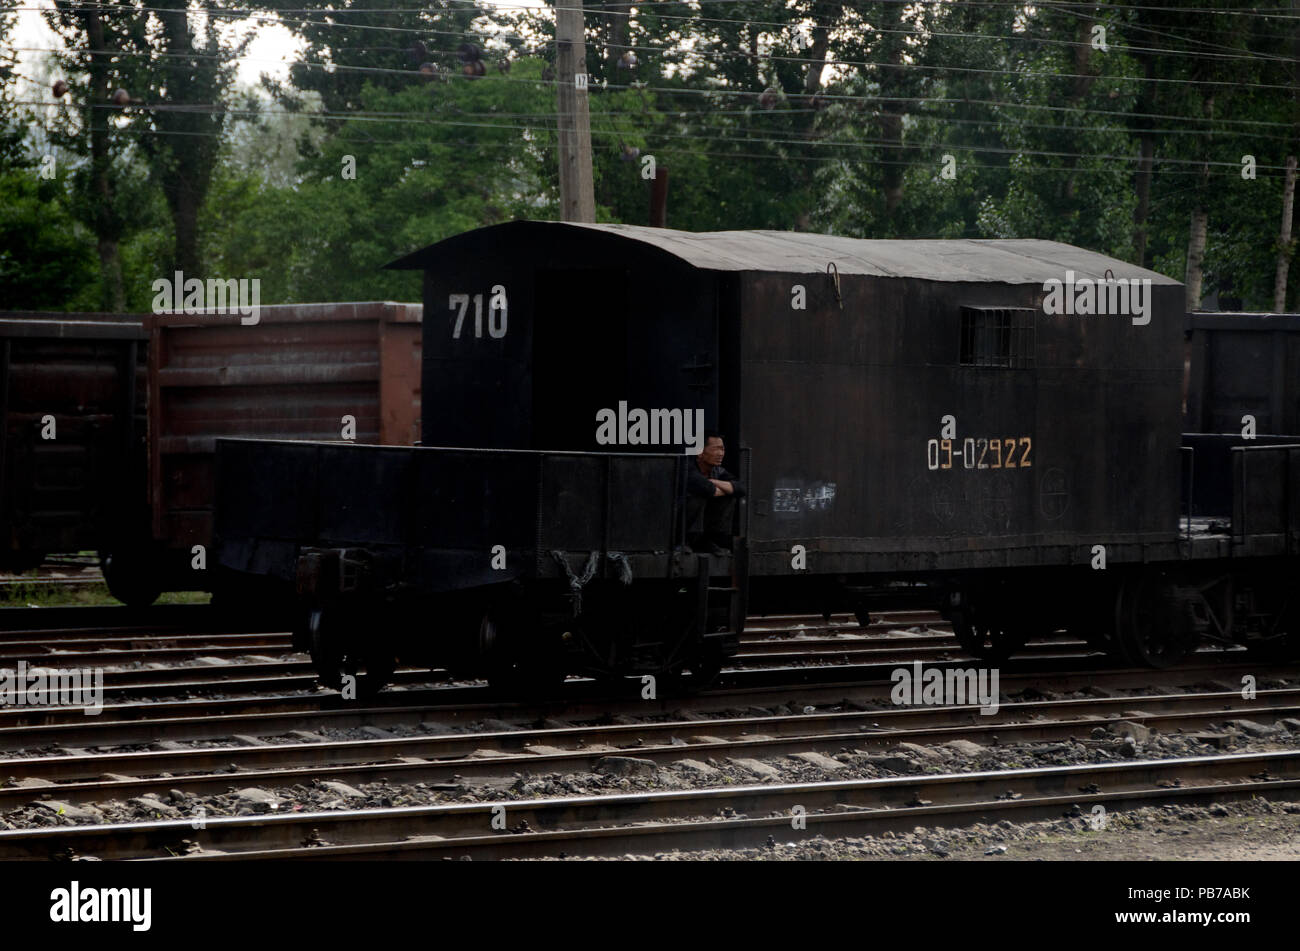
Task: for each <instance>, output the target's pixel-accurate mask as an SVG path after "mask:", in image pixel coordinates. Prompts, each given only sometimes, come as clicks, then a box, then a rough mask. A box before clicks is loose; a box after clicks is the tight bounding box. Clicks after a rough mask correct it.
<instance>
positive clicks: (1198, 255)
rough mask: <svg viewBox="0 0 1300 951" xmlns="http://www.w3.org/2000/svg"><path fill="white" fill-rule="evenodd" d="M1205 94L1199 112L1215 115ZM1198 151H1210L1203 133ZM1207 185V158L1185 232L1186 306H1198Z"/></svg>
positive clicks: (1202, 263)
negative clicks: (1186, 233)
mask: <svg viewBox="0 0 1300 951" xmlns="http://www.w3.org/2000/svg"><path fill="white" fill-rule="evenodd" d="M1202 95H1203V96H1204V97H1205V98H1204V99H1203V100H1202V105H1201V112H1202V113H1203V114H1204V115H1205V118H1207V119H1213V118H1214V94H1213V93H1206V92H1204V91H1202ZM1200 147H1201V154H1202V155H1209V154H1210V148H1211V146H1210V143H1209V140H1208V138H1205V137H1203V138H1202V140H1201V143H1200ZM1209 186H1210V165H1209V162H1204V163H1202V164H1201V174H1200V175H1198V176H1197V185H1196V205H1195V207H1193V208H1192V224H1191V228H1190V229H1188V235H1187V277H1186V279H1185V280H1184V283H1185V284H1186V285H1187V309H1188V310H1189V311H1191V310H1196V309H1198V308H1199V307H1200V306H1201V284H1202V281H1203V280H1204V277H1205V272H1204V267H1203V265H1204V264H1205V240H1206V231H1207V230H1208V223H1209V212H1208V211H1206V202H1205V197H1206V192H1207V191H1208V189H1209Z"/></svg>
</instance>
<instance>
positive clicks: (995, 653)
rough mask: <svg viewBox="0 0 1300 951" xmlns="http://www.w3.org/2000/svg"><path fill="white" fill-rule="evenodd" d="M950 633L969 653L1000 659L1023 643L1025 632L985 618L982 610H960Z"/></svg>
mask: <svg viewBox="0 0 1300 951" xmlns="http://www.w3.org/2000/svg"><path fill="white" fill-rule="evenodd" d="M952 630H953V633H954V634H955V635H956V636H957V642H958V643H959V644H961V646H962V649H963V650H964V651H966V652H967V653H968V654H973V655H974V656H976V657H979V658H981V659H982V660H988V661H994V662H1000V661H1004V660H1006V659H1007V658H1008V657H1010V656H1011V655H1012V654H1013V653H1015V652H1016V651H1018V650H1019V649H1020V648H1021V647H1023V646H1024V645H1025V641H1026V640H1027V635H1026V633H1025V631H1024V630H1023V629H1021V628H1019V627H1018V626H1015V625H1011V624H1008V623H1006V622H1004V621H999V620H997V619H994V618H986V617H985V616H984V615H983V613H982V612H979V611H972V612H970V613H966V612H962V613H959V614H957V615H955V616H954V617H953V621H952Z"/></svg>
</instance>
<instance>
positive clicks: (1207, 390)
mask: <svg viewBox="0 0 1300 951" xmlns="http://www.w3.org/2000/svg"><path fill="white" fill-rule="evenodd" d="M1185 332H1186V336H1187V348H1188V368H1187V385H1186V390H1187V394H1186V403H1187V411H1186V415H1185V417H1184V420H1185V422H1184V428H1185V429H1186V431H1187V432H1193V433H1240V432H1241V431H1242V427H1243V423H1242V417H1243V416H1247V415H1249V416H1253V417H1254V418H1255V432H1256V433H1259V434H1269V435H1285V436H1291V435H1300V315H1297V314H1220V313H1193V314H1188V315H1187V317H1186V322H1185Z"/></svg>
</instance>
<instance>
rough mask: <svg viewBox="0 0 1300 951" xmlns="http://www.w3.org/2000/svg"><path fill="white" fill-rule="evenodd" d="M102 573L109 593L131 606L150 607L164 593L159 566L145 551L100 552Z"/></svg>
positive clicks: (126, 549) (132, 549) (129, 549)
mask: <svg viewBox="0 0 1300 951" xmlns="http://www.w3.org/2000/svg"><path fill="white" fill-rule="evenodd" d="M99 570H100V572H101V573H102V574H103V576H104V585H105V586H106V587H107V588H108V593H109V594H111V595H112V596H113V597H115V598H117V600H119V601H121V602H122V603H123V604H125V605H127V606H128V607H133V608H147V607H148V606H149V605H151V604H153V603H154V602H155V601H157V600H158V595H160V594H161V593H162V584H161V583H160V582H159V581H158V577H159V574H160V571H159V567H158V566H157V565H156V564H154V563H153V559H152V558H151V557H150V555H149V553H148V552H147V551H144V550H142V549H138V548H122V549H121V550H119V551H104V552H100V555H99Z"/></svg>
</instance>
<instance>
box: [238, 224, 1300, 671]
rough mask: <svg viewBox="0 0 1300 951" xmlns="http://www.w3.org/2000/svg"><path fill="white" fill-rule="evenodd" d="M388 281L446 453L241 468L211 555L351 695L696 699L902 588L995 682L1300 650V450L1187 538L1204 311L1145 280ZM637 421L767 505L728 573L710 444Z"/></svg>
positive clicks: (538, 249)
mask: <svg viewBox="0 0 1300 951" xmlns="http://www.w3.org/2000/svg"><path fill="white" fill-rule="evenodd" d="M391 266H392V267H398V268H415V269H420V270H422V271H423V272H424V301H425V314H426V320H425V322H424V330H423V334H424V352H423V397H424V406H425V408H426V411H425V412H424V414H423V420H422V425H423V443H424V446H425V447H428V448H413V449H403V450H394V449H379V448H374V447H367V446H359V445H358V446H333V447H326V446H321V445H319V444H316V443H310V442H300V443H274V444H273V443H266V442H262V443H259V442H254V441H243V440H241V441H229V442H226V441H223V442H221V443H219V445H218V451H217V468H218V486H219V492H220V494H219V497H218V502H217V512H216V517H217V529H216V532H217V545H218V552H219V555H218V560H219V562H220V564H221V566H222V568H223V569H227V570H231V571H234V572H236V573H239V574H244V575H250V576H256V577H261V578H265V579H271V580H273V581H276V582H278V583H279V584H280V585H281V586H282V590H283V591H285V592H286V597H296V598H297V599H298V600H299V604H300V612H301V614H300V616H301V618H302V621H301V624H300V628H299V632H298V633H299V638H300V641H299V642H300V643H302V644H303V645H304V646H310V647H311V648H312V651H313V656H314V657H315V659H316V663H317V666H318V668H319V669H321V671H322V675H323V676H324V677H325V678H326V679H327V680H329V681H330V682H335V683H337V682H338V681H339V677H340V676H341V675H342V674H344V673H346V672H347V671H349V670H357V669H360V668H361V667H365V668H366V669H367V671H368V672H369V671H375V672H376V673H379V674H380V679H382V675H383V671H384V670H386V669H388V668H389V667H391V662H392V658H393V657H394V656H402V657H406V658H410V659H413V660H415V659H417V658H418V659H419V660H420V661H422V662H431V663H446V664H449V665H451V666H457V665H462V669H477V670H480V671H486V672H488V673H489V675H493V674H495V675H497V676H499V677H500V678H501V679H502V680H504V681H507V682H517V680H518V679H519V678H520V677H522V676H524V675H526V674H528V673H529V672H534V673H537V674H538V675H539V676H540V677H542V678H546V677H553V676H555V675H556V672H563V671H570V672H572V671H578V670H582V671H586V672H591V673H598V674H613V675H617V674H620V673H628V672H645V671H657V672H660V673H669V674H672V673H675V672H677V671H681V670H689V671H690V672H691V673H692V674H694V673H696V672H704V673H705V674H707V673H708V672H710V671H712V670H715V669H716V667H717V665H718V663H719V662H720V658H721V657H723V656H725V655H726V653H727V652H729V651H730V650H732V649H733V647H734V645H735V643H736V638H737V635H738V634H739V631H740V625H741V623H743V621H742V619H743V617H744V615H745V611H746V609H749V610H805V611H806V610H812V609H818V610H829V609H832V608H839V607H845V606H852V607H856V608H857V609H858V610H860V611H861V610H866V609H869V608H870V606H871V605H872V604H873V603H874V601H875V600H876V599H884V600H888V601H890V602H891V603H897V600H898V597H899V594H900V592H901V591H907V592H909V593H911V594H913V595H914V596H916V597H917V599H918V600H919V601H920V602H921V603H924V604H927V605H930V606H933V607H935V608H938V609H939V610H942V611H943V612H944V613H945V614H946V615H947V616H948V617H949V618H951V619H952V621H953V623H954V627H955V629H956V631H957V633H958V636H959V638H960V639H961V640H962V642H963V644H964V645H965V646H966V647H967V648H968V649H970V650H972V651H975V652H976V653H979V654H982V655H983V656H986V657H1001V656H1005V655H1006V654H1007V653H1009V652H1011V651H1013V650H1015V649H1016V648H1017V647H1018V646H1019V645H1020V644H1021V643H1023V641H1024V639H1025V638H1027V637H1029V636H1031V635H1033V634H1036V633H1040V632H1049V631H1052V630H1055V629H1057V628H1059V627H1063V626H1068V627H1072V628H1074V629H1076V630H1078V632H1079V633H1080V634H1085V635H1087V636H1089V637H1092V638H1094V639H1095V640H1096V641H1097V642H1098V643H1101V644H1103V645H1105V646H1106V647H1108V649H1111V650H1113V651H1115V652H1116V653H1118V654H1121V655H1123V656H1125V657H1126V658H1130V659H1133V660H1135V661H1140V662H1143V663H1148V664H1153V665H1158V666H1159V665H1166V664H1170V663H1174V662H1176V661H1177V660H1178V659H1180V658H1181V657H1182V656H1184V655H1185V654H1186V653H1187V651H1188V650H1189V649H1190V647H1191V646H1192V645H1194V644H1195V643H1196V641H1197V639H1198V638H1199V637H1200V636H1201V635H1203V634H1210V635H1212V636H1218V637H1226V638H1233V639H1238V640H1255V639H1259V640H1265V641H1276V640H1277V639H1278V638H1279V637H1283V638H1284V637H1285V635H1286V625H1288V624H1291V623H1292V622H1291V621H1290V620H1288V618H1290V616H1291V615H1289V614H1288V613H1287V612H1288V611H1289V610H1290V608H1288V606H1287V605H1288V602H1287V601H1286V598H1285V596H1284V594H1283V592H1284V591H1285V590H1289V589H1288V588H1287V585H1288V584H1290V583H1291V577H1292V574H1293V573H1294V571H1295V558H1296V555H1297V548H1298V547H1300V531H1297V526H1296V525H1295V524H1293V523H1294V513H1296V512H1300V504H1297V505H1294V506H1292V507H1291V508H1286V507H1285V502H1286V500H1287V499H1288V498H1291V497H1294V496H1293V495H1292V493H1295V492H1296V491H1297V490H1296V486H1295V485H1293V483H1294V481H1295V477H1296V473H1297V472H1300V468H1298V466H1300V463H1298V462H1297V461H1296V460H1295V459H1294V458H1293V456H1294V454H1295V453H1296V452H1300V450H1292V449H1288V448H1287V447H1261V448H1259V449H1256V450H1253V451H1252V452H1251V453H1250V454H1249V457H1247V456H1244V455H1243V456H1241V458H1239V459H1234V462H1233V465H1234V467H1235V468H1234V470H1233V471H1234V473H1235V474H1236V475H1235V481H1234V484H1233V492H1234V506H1235V511H1236V512H1237V513H1239V515H1240V517H1239V518H1237V517H1234V519H1233V526H1232V528H1231V530H1230V531H1224V530H1223V527H1222V526H1211V525H1206V524H1199V523H1198V524H1193V523H1192V522H1182V523H1180V521H1179V516H1180V501H1181V500H1180V471H1181V469H1180V467H1181V466H1182V459H1181V453H1182V447H1181V445H1180V431H1181V426H1180V402H1181V399H1180V396H1181V390H1182V386H1183V371H1182V359H1183V354H1182V331H1183V320H1184V313H1183V306H1182V305H1183V289H1182V286H1181V285H1180V284H1179V283H1178V282H1177V281H1174V280H1171V279H1169V278H1166V277H1163V276H1161V275H1159V274H1157V273H1154V272H1151V271H1146V270H1143V269H1140V268H1136V267H1133V266H1132V265H1129V264H1126V263H1124V262H1121V261H1118V260H1115V259H1112V258H1108V257H1105V256H1103V255H1100V254H1096V253H1093V252H1090V251H1086V250H1083V249H1080V248H1075V247H1071V246H1068V245H1064V244H1059V243H1055V242H1050V241H1035V240H951V241H946V240H945V241H938V240H936V241H873V240H855V239H849V238H839V237H833V236H827V235H816V234H802V233H801V234H786V233H777V232H719V233H705V234H693V233H685V232H677V231H671V230H666V229H654V228H639V227H632V226H625V225H582V224H569V223H563V224H562V223H552V222H512V223H508V224H503V225H497V226H493V227H490V228H484V229H480V230H477V231H471V232H468V233H465V234H462V235H458V236H456V237H453V238H449V239H447V240H445V241H442V242H439V243H438V244H435V245H432V246H430V247H428V248H425V249H423V250H421V251H417V252H415V253H413V254H411V255H409V256H407V257H406V258H403V259H402V260H401V261H398V262H395V263H394V264H393V265H391ZM615 412H616V413H617V416H618V418H619V420H620V422H619V426H618V428H617V431H618V437H619V438H618V439H616V440H613V441H611V439H610V438H609V431H608V430H602V428H601V420H602V419H608V418H609V414H611V413H615ZM637 412H639V413H642V414H645V416H643V417H642V418H643V419H644V418H647V417H649V418H655V417H654V414H656V413H658V414H661V415H660V417H659V418H665V417H664V414H670V413H674V412H679V413H681V414H682V415H683V416H687V414H696V413H698V414H699V415H700V416H702V417H703V419H704V420H705V421H706V424H707V425H708V426H710V427H711V428H715V429H717V430H719V431H720V433H721V435H722V437H723V439H724V440H725V445H726V453H727V462H726V464H727V466H728V467H729V468H731V469H732V470H734V471H735V472H736V473H737V474H738V476H739V480H740V481H741V482H742V483H743V484H744V485H745V486H747V487H748V495H747V497H745V498H742V499H740V504H739V505H737V506H736V515H735V520H734V522H733V524H732V528H731V532H732V536H733V537H732V545H731V549H732V550H731V553H729V554H721V555H720V554H716V553H708V554H706V553H703V552H697V551H695V550H692V548H693V546H692V544H691V539H690V537H689V536H688V533H687V528H688V526H687V525H686V519H685V517H684V512H685V511H686V510H688V509H689V508H690V503H689V500H688V499H687V498H686V497H685V495H684V488H683V487H684V485H685V484H686V481H685V480H686V478H687V476H689V474H690V473H691V470H692V467H693V466H694V465H695V459H694V456H693V453H692V451H687V449H686V446H685V445H684V442H685V441H686V440H684V439H682V438H681V437H682V435H683V434H681V433H674V434H673V435H672V436H670V437H664V435H663V433H662V432H660V433H659V435H658V436H657V437H656V436H654V435H653V430H652V431H651V435H650V436H649V437H648V438H647V435H646V431H645V429H644V428H641V429H638V428H637V427H636V426H635V425H624V423H625V422H629V421H631V420H632V419H633V416H634V414H635V413H637ZM1239 455H1240V454H1239ZM467 473H470V474H472V475H467ZM301 486H308V487H313V488H312V489H311V490H310V491H305V492H304V491H302V490H301V488H300V487H301ZM632 487H637V488H636V491H633V489H632ZM733 488H734V486H733ZM1234 533H1235V534H1234ZM1216 579H1217V580H1216ZM760 582H761V583H760ZM1243 599H1247V600H1251V601H1252V604H1253V607H1252V609H1251V613H1250V614H1249V618H1247V617H1246V616H1238V618H1237V620H1234V619H1233V616H1232V614H1231V612H1230V611H1229V612H1227V613H1225V612H1224V611H1223V610H1222V606H1223V605H1224V604H1225V603H1226V604H1232V603H1243ZM385 616H387V617H388V619H389V620H390V622H391V623H385V624H376V623H375V619H376V618H383V617H385ZM432 617H436V618H437V619H438V623H437V625H436V626H431V625H430V623H429V621H428V619H429V618H432ZM1238 621H1240V623H1238ZM1215 625H1219V626H1218V627H1217V628H1216V627H1215ZM1225 625H1226V626H1225ZM381 630H382V634H381V633H380V631H381Z"/></svg>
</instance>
